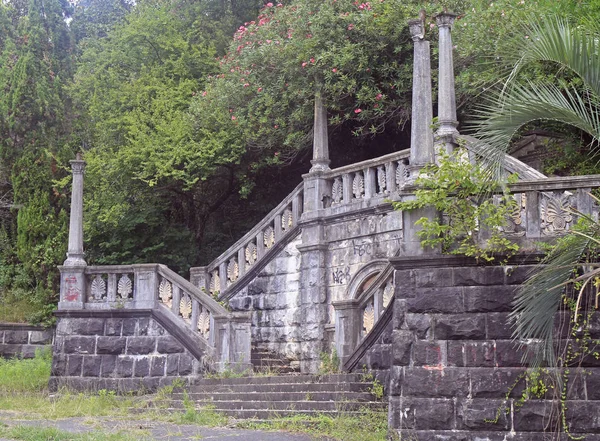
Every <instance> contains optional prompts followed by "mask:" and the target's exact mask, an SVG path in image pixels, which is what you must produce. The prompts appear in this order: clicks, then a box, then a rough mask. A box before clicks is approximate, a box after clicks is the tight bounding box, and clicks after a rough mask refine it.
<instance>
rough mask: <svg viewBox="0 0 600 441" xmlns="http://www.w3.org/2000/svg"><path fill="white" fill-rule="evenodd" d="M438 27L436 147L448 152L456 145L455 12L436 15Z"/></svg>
mask: <svg viewBox="0 0 600 441" xmlns="http://www.w3.org/2000/svg"><path fill="white" fill-rule="evenodd" d="M435 19H436V22H437V26H438V29H439V57H440V62H439V63H440V64H439V85H438V87H439V89H438V120H439V128H438V130H437V132H436V144H437V146H438V148H445V149H446V151H447V152H448V153H451V152H452V150H453V149H454V148H455V147H456V144H455V142H454V135H457V134H458V130H457V129H456V127H458V121H457V120H456V91H455V87H454V61H453V57H452V32H451V30H452V25H453V24H454V20H455V19H456V15H455V14H451V13H448V12H442V13H441V14H438V15H437V16H436V17H435Z"/></svg>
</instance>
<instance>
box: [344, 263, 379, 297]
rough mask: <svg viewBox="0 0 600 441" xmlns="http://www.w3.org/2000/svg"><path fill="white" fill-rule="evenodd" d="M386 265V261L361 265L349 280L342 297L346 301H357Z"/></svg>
mask: <svg viewBox="0 0 600 441" xmlns="http://www.w3.org/2000/svg"><path fill="white" fill-rule="evenodd" d="M388 263H389V261H388V260H387V259H374V260H372V261H370V262H369V263H367V264H365V265H363V266H362V268H360V269H359V270H358V271H357V272H356V274H354V276H353V277H352V279H351V280H350V283H349V284H348V288H347V289H346V295H345V296H344V297H345V298H346V299H348V300H356V299H358V298H359V297H360V295H361V294H362V293H363V292H364V290H365V289H367V288H368V287H369V283H372V282H373V281H374V280H375V278H376V277H377V276H378V275H379V274H380V273H381V271H383V269H384V268H385V267H386V266H387V264H388Z"/></svg>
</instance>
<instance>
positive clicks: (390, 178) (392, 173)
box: [385, 161, 397, 193]
mask: <svg viewBox="0 0 600 441" xmlns="http://www.w3.org/2000/svg"><path fill="white" fill-rule="evenodd" d="M385 180H386V188H387V192H388V193H392V192H394V191H396V190H397V186H396V162H394V161H392V162H388V163H387V164H385Z"/></svg>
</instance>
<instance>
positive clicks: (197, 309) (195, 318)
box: [190, 299, 200, 332]
mask: <svg viewBox="0 0 600 441" xmlns="http://www.w3.org/2000/svg"><path fill="white" fill-rule="evenodd" d="M199 315H200V303H198V300H196V299H192V320H191V323H190V325H191V328H192V331H195V332H198V316H199Z"/></svg>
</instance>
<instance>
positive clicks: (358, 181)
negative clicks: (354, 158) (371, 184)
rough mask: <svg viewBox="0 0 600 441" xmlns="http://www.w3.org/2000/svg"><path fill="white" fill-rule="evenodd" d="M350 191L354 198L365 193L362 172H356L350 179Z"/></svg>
mask: <svg viewBox="0 0 600 441" xmlns="http://www.w3.org/2000/svg"><path fill="white" fill-rule="evenodd" d="M352 193H353V194H354V197H355V198H356V199H361V198H362V197H363V196H364V195H365V178H364V177H363V174H362V172H356V174H355V175H354V179H353V180H352Z"/></svg>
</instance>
